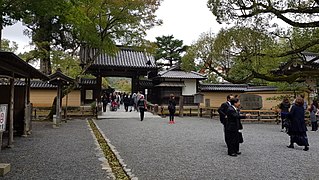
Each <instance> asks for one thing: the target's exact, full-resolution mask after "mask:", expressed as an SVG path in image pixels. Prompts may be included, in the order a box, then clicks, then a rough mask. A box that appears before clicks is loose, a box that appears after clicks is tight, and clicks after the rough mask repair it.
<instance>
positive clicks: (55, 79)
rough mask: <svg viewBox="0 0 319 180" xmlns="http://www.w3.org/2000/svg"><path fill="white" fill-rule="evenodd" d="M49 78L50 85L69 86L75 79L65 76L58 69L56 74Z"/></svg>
mask: <svg viewBox="0 0 319 180" xmlns="http://www.w3.org/2000/svg"><path fill="white" fill-rule="evenodd" d="M49 78H50V79H49V82H50V84H58V83H63V84H69V83H73V82H74V79H72V78H71V77H69V76H67V75H65V74H63V73H62V71H61V69H60V68H58V69H57V70H56V72H55V73H54V74H51V75H49Z"/></svg>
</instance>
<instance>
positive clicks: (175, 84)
mask: <svg viewBox="0 0 319 180" xmlns="http://www.w3.org/2000/svg"><path fill="white" fill-rule="evenodd" d="M156 87H185V84H184V82H162V83H160V84H159V85H156Z"/></svg>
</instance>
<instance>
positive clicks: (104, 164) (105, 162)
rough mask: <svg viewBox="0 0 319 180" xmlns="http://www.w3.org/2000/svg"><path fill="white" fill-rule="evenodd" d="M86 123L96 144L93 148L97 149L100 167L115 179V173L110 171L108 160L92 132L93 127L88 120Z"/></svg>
mask: <svg viewBox="0 0 319 180" xmlns="http://www.w3.org/2000/svg"><path fill="white" fill-rule="evenodd" d="M87 125H88V128H89V130H90V132H91V135H92V137H93V139H94V143H95V145H96V149H95V150H96V151H97V157H99V161H101V162H102V164H101V166H102V169H103V170H106V172H107V173H108V176H109V177H110V178H112V179H116V178H115V175H114V174H113V172H112V168H111V166H110V164H109V162H108V160H107V159H106V158H105V156H104V153H103V150H102V149H101V147H100V144H99V142H98V140H97V138H96V137H95V134H94V132H93V129H92V128H91V126H90V123H89V121H87Z"/></svg>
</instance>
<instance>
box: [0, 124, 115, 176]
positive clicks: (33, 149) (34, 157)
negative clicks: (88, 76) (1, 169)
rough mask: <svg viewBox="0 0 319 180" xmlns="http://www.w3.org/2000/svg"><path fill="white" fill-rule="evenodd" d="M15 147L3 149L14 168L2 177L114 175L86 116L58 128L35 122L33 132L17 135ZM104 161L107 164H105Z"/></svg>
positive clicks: (0, 157)
mask: <svg viewBox="0 0 319 180" xmlns="http://www.w3.org/2000/svg"><path fill="white" fill-rule="evenodd" d="M14 141H15V142H14V147H13V148H11V149H4V150H2V151H1V152H0V163H11V172H9V173H8V174H6V175H5V176H4V177H0V179H21V180H26V179H37V180H38V179H43V180H47V179H59V180H60V179H96V180H99V179H101V180H102V179H104V180H105V179H111V178H110V177H112V176H109V175H110V174H109V173H107V171H106V170H105V169H102V168H108V165H107V163H105V158H103V157H104V155H103V154H101V151H100V150H99V148H98V145H97V142H96V140H95V139H94V138H93V135H92V133H91V132H90V128H89V126H88V124H87V121H86V120H70V121H68V123H62V125H61V127H60V128H58V129H53V128H52V123H50V122H33V134H32V135H30V136H28V137H26V138H24V137H15V138H14ZM102 164H104V165H103V166H102Z"/></svg>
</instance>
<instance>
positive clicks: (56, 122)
mask: <svg viewBox="0 0 319 180" xmlns="http://www.w3.org/2000/svg"><path fill="white" fill-rule="evenodd" d="M57 85H58V87H57V91H58V93H57V97H56V115H55V117H53V128H57V127H58V126H59V124H60V120H61V119H60V118H61V83H60V82H58V84H57Z"/></svg>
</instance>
